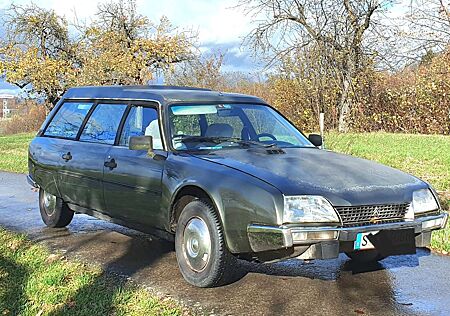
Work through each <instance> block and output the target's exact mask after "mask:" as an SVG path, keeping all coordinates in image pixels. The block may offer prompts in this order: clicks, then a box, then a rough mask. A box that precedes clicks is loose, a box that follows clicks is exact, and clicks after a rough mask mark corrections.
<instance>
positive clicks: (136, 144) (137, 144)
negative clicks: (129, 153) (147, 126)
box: [128, 136, 153, 152]
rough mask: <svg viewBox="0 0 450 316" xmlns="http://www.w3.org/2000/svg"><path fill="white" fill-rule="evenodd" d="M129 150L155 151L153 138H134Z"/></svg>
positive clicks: (131, 139)
mask: <svg viewBox="0 0 450 316" xmlns="http://www.w3.org/2000/svg"><path fill="white" fill-rule="evenodd" d="M128 148H129V149H131V150H147V151H149V152H151V151H152V150H153V138H152V137H151V136H132V137H130V142H129V144H128Z"/></svg>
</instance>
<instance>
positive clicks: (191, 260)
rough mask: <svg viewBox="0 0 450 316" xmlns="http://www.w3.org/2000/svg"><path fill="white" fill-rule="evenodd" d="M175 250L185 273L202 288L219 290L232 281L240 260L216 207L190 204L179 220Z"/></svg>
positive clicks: (198, 201)
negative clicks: (228, 242)
mask: <svg viewBox="0 0 450 316" xmlns="http://www.w3.org/2000/svg"><path fill="white" fill-rule="evenodd" d="M175 250H176V255H177V261H178V266H179V268H180V271H181V274H182V275H183V277H184V278H185V280H186V281H187V282H189V283H190V284H192V285H195V286H198V287H215V286H220V285H224V284H227V283H228V282H230V281H232V277H233V275H234V273H233V270H236V269H235V266H236V264H237V262H236V261H237V260H236V258H235V257H234V256H233V255H232V254H231V253H229V251H228V249H227V247H226V245H225V241H224V236H223V230H222V226H221V223H220V220H219V218H218V215H217V214H216V212H215V210H214V208H213V206H212V205H210V204H209V203H207V202H204V201H201V200H195V201H192V202H190V203H188V204H187V205H186V206H185V207H184V209H183V211H182V212H181V215H180V218H179V219H178V223H177V229H176V235H175Z"/></svg>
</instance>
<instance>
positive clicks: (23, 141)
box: [0, 134, 35, 173]
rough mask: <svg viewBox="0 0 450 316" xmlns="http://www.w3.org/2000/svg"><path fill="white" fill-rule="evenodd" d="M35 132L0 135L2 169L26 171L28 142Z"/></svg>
mask: <svg viewBox="0 0 450 316" xmlns="http://www.w3.org/2000/svg"><path fill="white" fill-rule="evenodd" d="M34 135H35V134H16V135H10V136H0V170H3V171H11V172H18V173H26V172H27V170H28V165H27V156H28V144H29V143H30V141H31V140H32V139H33V137H34Z"/></svg>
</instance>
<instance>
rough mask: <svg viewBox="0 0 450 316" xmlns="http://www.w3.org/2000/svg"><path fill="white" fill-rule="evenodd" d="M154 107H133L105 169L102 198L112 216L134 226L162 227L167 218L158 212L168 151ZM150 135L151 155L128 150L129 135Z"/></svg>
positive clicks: (111, 150) (109, 155) (144, 151)
mask: <svg viewBox="0 0 450 316" xmlns="http://www.w3.org/2000/svg"><path fill="white" fill-rule="evenodd" d="M160 128H161V124H160V121H159V115H158V110H157V108H156V106H143V105H132V106H131V107H130V109H129V113H128V115H127V117H126V119H125V121H124V123H123V128H122V132H121V135H120V137H119V138H118V141H117V146H113V147H112V148H111V149H110V150H109V152H108V157H107V162H110V163H111V165H110V166H105V170H104V177H103V181H104V196H105V201H106V206H107V208H108V212H110V213H111V214H112V216H113V217H116V218H121V219H126V220H128V221H131V222H134V223H136V224H144V225H146V226H152V227H156V228H161V227H163V225H164V220H165V219H166V218H165V216H164V214H161V213H160V203H161V194H162V189H161V179H162V173H163V169H164V163H165V158H166V157H167V152H165V151H163V143H162V139H161V136H160V135H161V133H160ZM142 135H147V136H152V137H153V147H154V150H153V153H154V154H155V155H149V154H148V151H146V150H130V149H129V148H128V143H129V138H130V137H131V136H142Z"/></svg>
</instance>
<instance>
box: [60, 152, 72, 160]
mask: <svg viewBox="0 0 450 316" xmlns="http://www.w3.org/2000/svg"><path fill="white" fill-rule="evenodd" d="M61 158H62V159H64V160H65V161H66V162H67V161H69V160H71V159H72V155H71V154H70V151H69V152H68V153H67V154H64V155H62V156H61Z"/></svg>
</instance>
